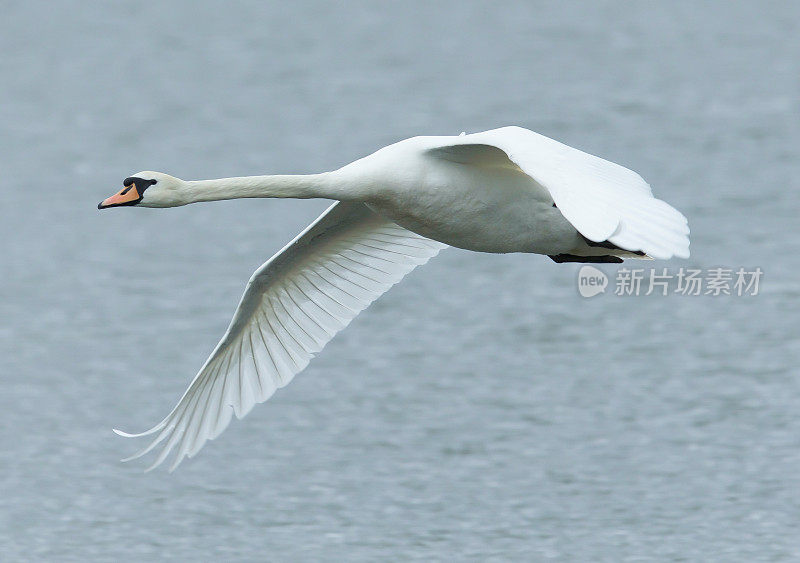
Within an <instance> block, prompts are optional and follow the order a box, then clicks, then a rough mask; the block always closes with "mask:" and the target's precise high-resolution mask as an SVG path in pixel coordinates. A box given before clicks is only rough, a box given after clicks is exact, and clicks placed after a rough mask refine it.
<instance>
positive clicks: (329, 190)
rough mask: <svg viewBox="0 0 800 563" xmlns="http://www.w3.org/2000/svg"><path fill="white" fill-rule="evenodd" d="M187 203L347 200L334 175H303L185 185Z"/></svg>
mask: <svg viewBox="0 0 800 563" xmlns="http://www.w3.org/2000/svg"><path fill="white" fill-rule="evenodd" d="M185 185H186V190H185V194H186V198H187V199H188V200H189V201H188V202H187V203H195V202H199V201H218V200H222V199H239V198H247V197H291V198H302V199H306V198H314V197H321V198H327V199H347V197H346V196H347V193H345V190H344V186H342V185H341V184H340V182H337V181H336V179H334V177H333V173H332V172H324V173H322V174H303V175H274V176H242V177H238V178H220V179H218V180H193V181H188V182H185Z"/></svg>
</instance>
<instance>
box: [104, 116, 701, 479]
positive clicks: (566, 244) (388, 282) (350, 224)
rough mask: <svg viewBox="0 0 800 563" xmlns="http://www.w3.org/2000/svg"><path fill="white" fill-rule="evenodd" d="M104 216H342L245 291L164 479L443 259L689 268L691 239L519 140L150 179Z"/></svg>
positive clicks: (199, 385) (643, 199)
mask: <svg viewBox="0 0 800 563" xmlns="http://www.w3.org/2000/svg"><path fill="white" fill-rule="evenodd" d="M123 186H124V188H123V189H122V190H121V191H120V192H118V193H116V194H114V195H112V196H111V197H109V198H107V199H105V200H103V201H102V202H101V203H100V204H99V205H98V208H99V209H107V208H111V207H125V206H130V207H175V206H180V205H186V204H190V203H196V202H202V201H215V200H225V199H233V198H256V197H272V198H274V197H279V198H325V199H331V200H336V203H334V204H333V205H331V206H330V207H329V208H328V209H327V210H326V211H325V212H324V213H323V214H322V215H320V217H319V218H317V219H316V220H315V221H314V222H313V223H311V225H309V226H308V227H307V228H306V229H305V230H304V231H302V232H301V233H300V234H299V235H298V236H297V237H296V238H295V239H294V240H292V241H291V242H290V243H289V244H287V245H286V246H285V247H284V248H283V249H281V250H280V251H279V252H278V253H277V254H275V255H274V256H273V257H272V258H270V259H269V260H267V262H266V263H264V265H262V266H261V267H260V268H258V270H256V272H255V273H254V274H253V275H252V277H251V278H250V281H249V282H248V284H247V287H246V289H245V292H244V295H243V296H242V298H241V301H240V302H239V305H238V308H237V309H236V312H235V313H234V315H233V319H232V321H231V323H230V326H229V327H228V330H227V331H226V332H225V334H224V335H223V337H222V339H221V340H220V341H219V343H218V344H217V346H216V348H214V350H213V352H212V353H211V355H210V356H209V357H208V359H207V360H206V362H205V364H203V366H202V367H201V368H200V371H199V372H198V373H197V375H196V376H195V377H194V379H193V380H192V381H191V383H190V385H189V387H188V388H187V389H186V391H185V393H184V394H183V396H182V397H181V399H180V400H179V401H178V403H177V405H176V406H175V407H174V408H173V409H172V411H171V412H170V413H169V414H168V415H167V416H166V417H165V418H164V419H163V420H162V421H161V422H159V423H158V424H157V425H155V426H154V427H153V428H151V429H150V430H148V431H146V432H142V433H139V434H130V433H127V432H123V431H121V430H116V429H115V430H114V431H115V432H116V433H117V434H119V435H121V436H125V437H139V436H147V435H151V436H152V435H155V436H153V437H152V439H151V441H150V442H149V444H148V445H147V446H146V447H145V448H144V449H142V450H141V451H139V452H138V453H136V454H135V455H133V456H131V457H129V458H126V459H124V460H123V461H128V460H131V459H135V458H138V457H140V456H143V455H145V454H147V453H148V452H150V451H152V450H153V449H154V448H156V447H157V446H158V445H159V444H162V448H161V450H160V452H159V454H158V456H157V457H156V459H155V461H154V462H153V464H152V465H151V466H150V467H149V468H148V469H147V470H148V471H149V470H152V469H154V468H155V467H157V466H158V465H160V464H161V463H162V462H164V460H165V459H166V458H167V456H168V455H169V454H170V452H172V451H174V452H175V455H174V458H173V461H172V463H171V467H170V471H172V470H174V469H175V468H176V467H177V466H178V464H180V463H181V461H182V460H183V459H184V458H185V457H191V456H193V455H195V454H196V453H197V452H198V451H199V450H200V449H201V448H202V447H203V445H204V444H205V442H206V441H207V440H211V439H214V438H216V437H217V436H218V435H219V434H220V433H221V432H222V431H223V430H224V429H225V428H226V427H227V425H228V423H229V422H230V420H231V417H232V416H233V415H236V417H237V418H242V417H243V416H245V415H246V414H247V413H248V412H249V411H250V410H251V409H252V408H253V406H254V405H255V404H256V403H261V402H263V401H266V400H267V399H268V398H269V397H270V396H271V395H272V394H273V393H274V392H275V390H276V389H278V388H279V387H283V386H284V385H286V384H287V383H289V382H290V381H291V380H292V378H293V377H294V376H295V375H296V374H297V373H299V372H300V371H301V370H303V368H305V367H306V365H307V364H308V362H309V361H310V360H311V358H312V357H313V356H314V355H315V354H316V353H318V352H319V351H320V350H322V348H323V346H325V344H326V343H327V342H328V341H329V340H330V339H331V338H333V336H334V335H335V334H336V333H337V332H338V331H340V330H341V329H343V328H344V327H345V326H347V324H348V323H349V322H350V321H351V320H353V318H354V317H355V316H356V315H357V314H358V313H359V312H361V311H362V310H364V309H365V308H366V307H367V306H368V305H369V304H370V303H371V302H372V301H374V300H375V299H377V298H378V297H379V296H380V295H382V294H383V293H384V292H385V291H387V290H388V289H389V288H390V287H391V286H392V285H394V284H395V283H397V282H399V281H400V280H401V279H402V278H403V276H405V275H406V274H408V273H409V272H410V271H411V270H413V269H414V268H415V267H417V266H419V265H421V264H424V263H426V262H427V261H428V260H429V259H431V258H432V257H434V256H435V255H436V254H437V253H438V252H439V251H440V250H442V249H444V248H446V247H448V246H455V247H458V248H463V249H467V250H474V251H478V252H493V253H506V252H528V253H534V254H543V255H547V256H549V257H550V258H552V259H553V260H554V261H556V262H621V261H622V259H623V258H644V259H650V258H655V259H667V258H670V257H673V256H675V257H679V258H688V256H689V237H688V234H689V227H688V223H687V220H686V218H685V217H684V216H683V215H682V214H681V213H680V212H678V211H677V210H676V209H674V208H673V207H671V206H670V205H668V204H667V203H665V202H664V201H661V200H659V199H656V198H655V197H653V194H652V191H651V190H650V186H649V185H648V184H647V183H646V182H645V181H644V180H643V179H642V178H641V177H640V176H639V175H638V174H636V173H635V172H633V171H631V170H629V169H627V168H624V167H622V166H620V165H618V164H614V163H612V162H609V161H606V160H603V159H601V158H599V157H596V156H592V155H590V154H587V153H584V152H582V151H579V150H577V149H575V148H572V147H569V146H567V145H564V144H562V143H559V142H558V141H555V140H553V139H550V138H548V137H545V136H543V135H540V134H538V133H534V132H533V131H530V130H527V129H523V128H521V127H514V126H512V127H503V128H500V129H493V130H490V131H484V132H481V133H473V134H469V135H467V134H464V133H462V134H461V135H458V136H421V137H413V138H410V139H406V140H403V141H400V142H398V143H395V144H392V145H389V146H387V147H384V148H382V149H380V150H378V151H377V152H375V153H373V154H371V155H369V156H366V157H364V158H362V159H359V160H356V161H355V162H352V163H350V164H347V165H346V166H344V167H342V168H340V169H338V170H334V171H332V172H325V173H321V174H308V175H269V176H250V177H239V178H223V179H216V180H199V181H184V180H181V179H179V178H175V177H173V176H170V175H168V174H163V173H160V172H152V171H144V172H139V173H137V174H134V175H132V176H130V177H128V178H126V179H125V180H124V181H123Z"/></svg>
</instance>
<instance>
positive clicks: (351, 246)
mask: <svg viewBox="0 0 800 563" xmlns="http://www.w3.org/2000/svg"><path fill="white" fill-rule="evenodd" d="M445 247H446V245H444V244H441V243H438V242H435V241H432V240H429V239H426V238H424V237H422V236H420V235H417V234H415V233H412V232H411V231H408V230H406V229H403V228H402V227H400V226H398V225H396V224H395V223H392V222H391V221H389V220H387V219H384V218H382V217H380V216H379V215H376V214H375V213H373V212H372V211H370V210H369V209H368V208H367V207H366V206H365V205H363V204H360V203H337V204H334V205H332V206H331V207H330V208H328V210H327V211H325V213H323V214H322V215H321V216H320V217H319V218H318V219H317V220H316V221H315V222H314V223H312V224H311V225H310V226H309V227H308V228H307V229H306V230H305V231H303V232H302V233H301V234H300V235H299V236H298V237H297V238H295V239H294V240H293V241H292V242H291V243H289V244H288V245H287V246H286V247H285V248H283V249H282V250H281V251H280V252H278V253H277V254H276V255H275V256H273V257H272V258H271V259H270V260H268V261H267V262H266V263H265V264H264V265H263V266H261V267H260V268H259V269H258V270H256V272H255V273H254V274H253V276H252V277H251V278H250V281H249V283H248V284H247V289H246V290H245V292H244V295H243V296H242V299H241V301H240V303H239V306H238V308H237V310H236V312H235V314H234V316H233V319H232V321H231V324H230V326H229V327H228V330H227V332H226V333H225V335H224V336H223V337H222V339H221V340H220V342H219V344H217V347H216V348H215V349H214V351H213V352H212V354H211V356H209V358H208V360H206V362H205V364H204V365H203V367H202V368H201V369H200V371H199V372H198V373H197V375H196V376H195V378H194V379H193V380H192V382H191V384H190V385H189V387H188V389H187V390H186V392H185V393H184V394H183V396H182V397H181V399H180V401H178V404H177V405H176V406H175V408H174V409H173V410H172V411H171V412H170V414H169V415H167V416H166V417H165V418H164V419H163V420H162V421H161V422H159V423H158V424H157V425H156V426H154V427H153V428H151V429H150V430H148V431H146V432H142V433H140V434H128V433H125V432H121V431H118V430H115V432H117V433H118V434H120V435H122V436H126V437H136V436H147V435H153V434H155V438H153V439H152V440H151V442H150V443H149V444H148V445H147V446H146V447H145V448H144V449H142V450H140V451H139V452H137V453H136V454H135V455H133V456H131V457H129V458H126V459H125V460H124V461H128V460H131V459H135V458H137V457H141V456H143V455H146V454H147V453H149V452H151V451H153V450H154V449H155V448H156V447H158V446H159V445H160V446H161V451H160V452H159V454H158V456H157V457H156V459H155V461H154V463H153V464H152V465H151V466H150V468H149V469H148V471H149V470H150V469H153V468H155V467H157V466H158V465H160V464H161V463H163V462H164V461H165V460H166V459H167V457H168V456H169V455H170V453H172V452H173V451H174V452H175V454H174V458H173V460H172V463H171V465H170V471H172V470H174V469H175V468H176V467H177V466H178V465H179V464H180V462H181V461H182V460H183V458H184V457H187V456H188V457H191V456H193V455H195V454H196V453H197V452H198V451H200V449H201V448H202V447H203V445H204V444H205V442H206V441H208V440H212V439H214V438H216V437H217V436H219V434H220V433H222V431H223V430H224V429H225V428H226V427H227V425H228V423H229V422H230V421H231V418H232V415H236V417H237V418H242V417H243V416H245V415H246V414H247V413H248V412H249V411H250V409H252V408H253V406H255V405H256V404H257V403H261V402H263V401H265V400H267V399H268V398H269V397H271V396H272V394H273V393H274V392H275V390H276V389H278V388H280V387H283V386H285V385H286V384H288V383H289V382H290V381H291V380H292V378H293V377H294V376H295V375H296V374H297V373H299V372H300V371H302V370H303V369H304V368H305V367H306V366H307V365H308V363H309V361H310V360H311V359H312V358H313V356H314V355H315V354H316V353H318V352H319V351H320V350H322V348H323V347H324V346H325V344H327V342H328V341H329V340H330V339H331V338H332V337H333V336H334V335H335V334H336V333H337V332H338V331H340V330H341V329H343V328H344V327H346V326H347V325H348V323H350V321H351V320H352V319H353V318H354V317H355V316H356V315H357V314H358V313H359V312H361V311H362V310H364V309H365V308H366V307H367V306H369V304H370V303H372V302H373V301H374V300H375V299H377V298H378V297H379V296H380V295H382V294H383V293H384V292H386V291H387V290H388V289H389V288H390V287H391V286H392V285H394V284H395V283H397V282H398V281H400V280H401V279H402V278H403V276H405V275H406V274H407V273H408V272H410V271H411V270H413V269H414V268H415V267H416V266H418V265H420V264H424V263H425V262H427V261H428V260H429V259H430V258H432V257H433V256H435V255H436V254H437V253H438V252H439V251H440V250H441V249H442V248H445Z"/></svg>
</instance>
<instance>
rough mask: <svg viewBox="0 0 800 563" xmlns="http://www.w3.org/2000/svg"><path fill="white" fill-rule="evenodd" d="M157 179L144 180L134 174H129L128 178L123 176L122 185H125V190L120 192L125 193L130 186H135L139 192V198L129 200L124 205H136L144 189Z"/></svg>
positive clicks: (140, 199) (142, 195)
mask: <svg viewBox="0 0 800 563" xmlns="http://www.w3.org/2000/svg"><path fill="white" fill-rule="evenodd" d="M157 181H158V180H145V179H144V178H138V177H136V176H131V177H129V178H125V180H123V182H122V185H123V186H125V187H126V189H125V191H124V192H122V193H127V191H128V190H130V189H131V187H132V186H136V191H137V192H138V194H139V199H135V200H133V201H129V202H127V203H125V204H124V205H136V204H137V203H139V202H140V201H142V198H143V197H144V191H145V190H146V189H147V188H149V187H150V186H152V185H153V184H155V183H156V182H157Z"/></svg>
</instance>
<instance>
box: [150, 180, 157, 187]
mask: <svg viewBox="0 0 800 563" xmlns="http://www.w3.org/2000/svg"><path fill="white" fill-rule="evenodd" d="M153 184H158V180H150V185H151V186H152V185H153Z"/></svg>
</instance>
